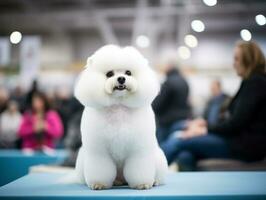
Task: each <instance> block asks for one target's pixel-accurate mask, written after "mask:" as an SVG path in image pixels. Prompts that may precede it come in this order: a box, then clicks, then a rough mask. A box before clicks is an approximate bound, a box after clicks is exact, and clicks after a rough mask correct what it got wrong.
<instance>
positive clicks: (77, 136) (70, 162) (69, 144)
mask: <svg viewBox="0 0 266 200" xmlns="http://www.w3.org/2000/svg"><path fill="white" fill-rule="evenodd" d="M81 116H82V110H80V112H76V113H75V114H74V115H73V117H72V118H71V119H70V120H69V125H68V130H67V132H68V134H67V136H66V137H65V139H64V144H65V147H66V148H67V149H68V150H69V156H68V157H67V159H66V160H65V161H64V163H63V166H69V167H75V164H76V159H77V155H78V150H79V148H80V147H81V132H80V122H81Z"/></svg>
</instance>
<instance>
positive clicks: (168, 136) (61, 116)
mask: <svg viewBox="0 0 266 200" xmlns="http://www.w3.org/2000/svg"><path fill="white" fill-rule="evenodd" d="M233 65H234V70H235V71H236V73H237V74H238V75H239V76H240V77H241V79H242V83H241V86H240V89H239V91H238V92H237V94H236V95H235V96H234V97H230V96H229V95H227V94H226V93H225V92H224V91H223V89H222V83H221V81H220V80H218V79H215V80H213V81H212V82H211V84H210V88H209V90H210V94H211V96H210V98H209V100H208V102H206V106H205V110H204V113H203V114H202V116H201V118H194V116H193V113H192V107H191V105H190V104H189V84H188V83H187V80H186V78H185V77H184V76H183V75H182V73H181V72H180V71H179V70H178V66H176V65H174V64H169V65H167V66H165V68H164V74H165V77H166V78H165V81H164V82H163V84H162V86H161V92H160V94H159V95H158V96H157V98H156V99H155V100H154V102H153V105H152V106H153V109H154V112H155V115H156V123H157V133H156V135H157V139H158V143H159V145H160V146H161V148H162V149H163V151H164V152H165V154H166V157H167V160H168V163H169V164H171V163H172V162H177V163H178V165H179V167H180V169H181V170H195V167H196V162H197V161H198V160H200V159H208V158H225V159H229V158H233V159H240V160H244V161H248V162H249V161H256V160H262V159H264V158H265V157H266V117H265V115H266V104H265V102H266V75H265V71H266V70H265V57H264V55H263V53H262V51H261V49H260V48H259V46H258V45H257V44H255V43H254V42H240V43H238V44H237V45H236V48H235V53H234V63H233ZM82 109H83V108H82V106H81V104H80V103H79V102H78V101H77V100H76V99H75V98H74V97H73V96H72V95H71V94H70V93H69V94H68V93H64V92H62V91H60V90H59V91H55V92H54V93H53V94H51V93H49V94H48V93H44V92H43V91H41V90H40V88H39V86H38V82H37V81H34V82H33V84H32V87H31V89H30V90H29V91H23V90H22V89H21V88H20V86H17V87H16V88H15V89H14V90H12V91H8V90H6V89H5V88H1V89H0V148H20V149H22V150H23V151H24V152H26V153H29V154H30V153H33V152H34V151H43V152H45V153H47V154H50V153H53V151H54V148H67V149H69V150H70V152H71V153H70V156H69V158H68V159H67V160H66V161H65V163H64V164H65V165H70V166H73V165H74V163H75V158H76V154H77V150H78V149H79V147H80V146H81V140H80V120H81V114H82Z"/></svg>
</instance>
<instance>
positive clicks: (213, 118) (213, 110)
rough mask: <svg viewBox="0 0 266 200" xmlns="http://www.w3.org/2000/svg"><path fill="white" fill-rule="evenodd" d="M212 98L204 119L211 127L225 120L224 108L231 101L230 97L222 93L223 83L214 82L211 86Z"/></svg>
mask: <svg viewBox="0 0 266 200" xmlns="http://www.w3.org/2000/svg"><path fill="white" fill-rule="evenodd" d="M210 91H211V98H210V100H209V101H208V103H207V106H206V109H205V111H204V116H203V117H204V119H205V120H206V121H207V122H208V124H209V125H215V124H217V123H219V122H221V121H222V120H223V112H222V111H223V108H224V106H226V105H227V103H228V102H229V101H230V97H229V96H228V95H227V94H225V93H224V92H223V91H222V86H221V82H220V81H219V80H214V81H212V82H211V86H210Z"/></svg>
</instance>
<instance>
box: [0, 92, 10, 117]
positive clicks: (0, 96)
mask: <svg viewBox="0 0 266 200" xmlns="http://www.w3.org/2000/svg"><path fill="white" fill-rule="evenodd" d="M8 100H9V93H8V91H7V90H6V89H5V88H2V87H0V114H1V113H2V112H4V111H5V110H6V108H7V103H8Z"/></svg>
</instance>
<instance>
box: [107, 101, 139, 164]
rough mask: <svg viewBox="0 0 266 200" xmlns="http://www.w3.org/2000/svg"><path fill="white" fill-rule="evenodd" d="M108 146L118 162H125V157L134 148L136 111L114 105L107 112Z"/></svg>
mask: <svg viewBox="0 0 266 200" xmlns="http://www.w3.org/2000/svg"><path fill="white" fill-rule="evenodd" d="M104 119H105V123H104V124H105V126H106V127H105V129H106V130H107V131H106V132H105V139H106V148H107V150H108V152H109V153H110V155H111V157H112V158H113V159H114V161H115V162H117V164H119V163H120V164H121V165H122V164H123V161H124V159H125V158H126V157H127V156H128V154H129V153H130V151H131V150H132V149H133V148H134V146H133V145H135V137H136V134H134V128H133V127H134V125H133V124H135V122H134V119H135V118H134V112H133V111H132V110H130V109H129V108H126V107H124V106H112V107H110V108H108V109H106V114H105V117H104Z"/></svg>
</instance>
